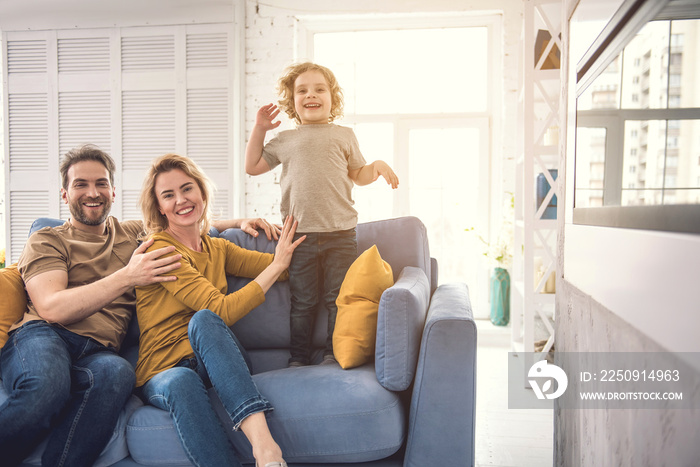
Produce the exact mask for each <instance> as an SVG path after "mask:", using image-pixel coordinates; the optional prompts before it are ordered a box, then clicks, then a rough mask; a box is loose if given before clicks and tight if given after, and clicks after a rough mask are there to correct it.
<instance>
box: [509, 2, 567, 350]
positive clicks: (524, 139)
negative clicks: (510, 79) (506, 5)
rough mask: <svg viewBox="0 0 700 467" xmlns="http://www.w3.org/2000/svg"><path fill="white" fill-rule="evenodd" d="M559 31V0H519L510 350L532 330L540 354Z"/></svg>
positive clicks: (524, 344)
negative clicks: (541, 184) (542, 183)
mask: <svg viewBox="0 0 700 467" xmlns="http://www.w3.org/2000/svg"><path fill="white" fill-rule="evenodd" d="M560 32H561V2H560V1H552V0H525V1H524V11H523V37H522V42H523V54H522V57H523V63H522V67H521V69H522V75H521V77H522V79H521V82H522V89H521V96H520V118H521V122H520V125H519V128H520V131H521V132H522V134H520V135H519V142H520V144H521V145H522V146H521V152H520V154H519V157H518V160H517V163H516V171H517V174H516V187H515V189H516V196H515V221H514V227H515V229H514V230H515V231H514V236H515V238H514V240H515V243H514V245H515V251H514V255H513V283H512V285H511V326H512V348H513V351H515V352H534V351H535V347H534V344H535V337H536V336H535V333H536V331H537V332H538V334H546V335H547V336H546V339H547V343H546V344H545V346H544V348H543V349H542V352H544V353H546V352H549V350H550V349H551V347H552V345H553V344H554V326H553V322H554V294H553V293H545V292H546V291H549V290H550V289H551V288H552V287H553V285H552V283H551V279H550V276H552V274H553V273H554V271H555V268H556V264H557V262H556V245H557V238H556V237H557V229H556V226H557V221H556V219H547V218H545V217H547V216H546V215H545V212H549V211H545V208H547V206H548V205H549V204H550V201H551V200H552V197H553V196H554V195H555V193H556V191H557V180H555V176H556V175H555V174H556V173H557V172H556V171H557V169H558V164H559V138H558V132H559V128H560V125H559V101H560V90H561V86H560V83H561V70H560V66H559V58H558V54H557V52H558V51H560V50H561V38H560ZM553 171H554V172H553ZM539 174H542V175H543V176H544V177H545V179H546V180H547V182H548V183H549V186H550V189H549V191H548V192H547V193H546V194H545V195H544V199H543V200H541V203H540V204H539V205H537V176H538V175H539ZM554 211H555V212H556V208H554ZM540 261H541V263H540ZM540 264H541V266H540ZM538 266H539V267H538ZM536 268H538V270H539V272H540V274H537V272H536V270H535V269H536ZM548 279H549V280H550V282H549V284H548ZM540 323H541V324H540ZM540 339H541V337H540Z"/></svg>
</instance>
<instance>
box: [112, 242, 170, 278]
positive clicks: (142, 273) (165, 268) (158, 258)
mask: <svg viewBox="0 0 700 467" xmlns="http://www.w3.org/2000/svg"><path fill="white" fill-rule="evenodd" d="M151 245H153V238H149V239H148V240H146V241H145V242H143V243H142V244H141V245H139V247H138V248H136V250H134V253H133V254H132V255H131V259H130V260H129V264H127V265H126V266H125V267H124V269H123V270H122V271H123V273H124V274H125V275H126V277H127V278H128V281H129V284H130V285H131V286H132V287H133V286H144V285H151V284H155V283H158V282H171V281H174V280H177V277H176V276H167V275H165V274H167V273H169V272H172V271H174V270H175V269H177V268H179V267H180V262H179V261H180V259H181V258H182V255H181V254H179V253H178V254H176V255H172V256H166V255H168V254H170V253H172V252H173V251H175V247H174V246H172V245H171V246H167V247H164V248H159V249H157V250H153V251H149V252H147V251H146V250H147V249H148V248H149V247H150V246H151Z"/></svg>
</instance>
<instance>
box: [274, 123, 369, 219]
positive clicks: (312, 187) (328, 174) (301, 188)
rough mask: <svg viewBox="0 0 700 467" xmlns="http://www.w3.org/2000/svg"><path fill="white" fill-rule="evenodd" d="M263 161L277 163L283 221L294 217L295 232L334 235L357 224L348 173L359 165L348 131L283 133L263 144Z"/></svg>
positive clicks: (327, 127)
mask: <svg viewBox="0 0 700 467" xmlns="http://www.w3.org/2000/svg"><path fill="white" fill-rule="evenodd" d="M262 157H263V158H264V159H265V162H267V164H268V165H269V166H270V169H274V168H275V167H277V165H279V164H282V177H281V179H280V185H281V187H282V200H281V202H280V210H281V211H282V217H283V218H285V217H287V216H288V215H291V216H294V219H295V220H296V221H298V222H299V226H298V227H297V232H300V233H309V232H337V231H341V230H349V229H353V228H355V227H356V226H357V211H356V210H355V208H354V207H353V204H355V203H354V202H353V200H352V187H353V182H352V180H351V179H350V177H349V176H348V170H355V169H359V168H361V167H363V166H364V165H365V164H366V162H365V159H364V157H362V153H361V152H360V145H359V144H358V142H357V138H356V137H355V133H354V132H353V131H352V128H347V127H343V126H338V125H334V124H332V123H321V124H312V125H299V126H298V127H297V128H295V129H293V130H286V131H282V132H280V133H279V134H277V136H275V137H274V138H273V139H272V140H270V142H268V143H267V144H266V145H265V148H264V149H263V154H262Z"/></svg>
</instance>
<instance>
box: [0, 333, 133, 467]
mask: <svg viewBox="0 0 700 467" xmlns="http://www.w3.org/2000/svg"><path fill="white" fill-rule="evenodd" d="M0 368H1V369H2V382H3V384H4V386H5V389H6V390H7V392H8V393H9V398H8V399H7V400H6V401H5V403H4V404H2V406H0V456H1V457H2V464H3V465H16V464H19V463H20V462H22V460H23V459H24V458H26V457H27V456H28V455H29V454H31V452H32V451H33V450H34V449H35V448H36V446H37V445H38V444H39V443H40V442H41V441H42V439H43V438H45V437H46V436H47V435H48V436H49V438H48V444H47V446H46V450H45V451H44V454H43V456H42V465H44V466H74V465H92V464H93V463H94V462H95V461H96V460H97V458H98V457H99V456H100V453H101V452H102V450H103V449H104V447H105V446H106V445H107V443H108V442H109V440H110V438H111V436H112V432H113V430H114V426H115V425H116V423H117V420H118V418H119V413H120V412H121V410H122V407H123V406H124V404H125V403H126V400H127V399H128V397H129V395H130V394H131V392H132V391H133V388H134V382H135V376H134V369H133V368H132V366H131V365H130V364H129V362H127V361H126V360H124V359H123V358H121V357H120V356H119V355H117V353H116V352H114V351H113V350H112V349H108V348H107V347H105V346H103V345H102V344H99V343H98V342H97V341H95V340H93V339H90V338H88V337H84V336H80V335H78V334H75V333H73V332H70V331H67V330H65V329H63V328H62V327H60V326H56V325H51V324H49V323H46V322H44V321H32V322H29V323H27V324H25V325H24V326H22V327H21V328H19V329H17V330H15V331H13V332H12V333H11V334H10V338H9V339H8V341H7V343H6V344H5V347H4V348H3V350H2V354H1V355H0Z"/></svg>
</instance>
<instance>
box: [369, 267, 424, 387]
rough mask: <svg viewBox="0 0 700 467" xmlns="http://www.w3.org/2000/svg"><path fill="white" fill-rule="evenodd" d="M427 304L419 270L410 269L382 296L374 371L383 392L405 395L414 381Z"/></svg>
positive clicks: (422, 279) (406, 269)
mask: <svg viewBox="0 0 700 467" xmlns="http://www.w3.org/2000/svg"><path fill="white" fill-rule="evenodd" d="M429 302H430V284H429V283H428V278H427V277H426V276H425V272H423V270H422V269H420V268H415V267H411V266H408V267H405V268H404V270H403V271H401V274H400V275H399V279H398V280H397V281H396V284H394V286H393V287H390V288H388V289H387V290H386V291H385V292H384V293H383V294H382V298H381V300H380V302H379V318H378V322H377V347H376V351H375V369H376V372H377V379H378V380H379V382H380V383H381V385H382V386H384V387H385V388H386V389H389V390H391V391H404V390H406V389H408V387H409V386H410V385H411V382H412V381H413V377H414V375H415V373H416V364H417V362H418V354H419V352H420V340H421V335H422V334H423V326H424V325H425V316H426V314H427V312H428V304H429Z"/></svg>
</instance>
